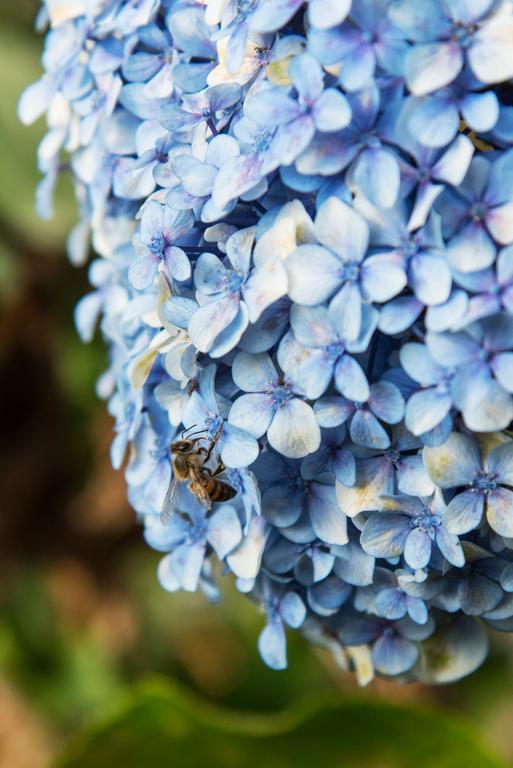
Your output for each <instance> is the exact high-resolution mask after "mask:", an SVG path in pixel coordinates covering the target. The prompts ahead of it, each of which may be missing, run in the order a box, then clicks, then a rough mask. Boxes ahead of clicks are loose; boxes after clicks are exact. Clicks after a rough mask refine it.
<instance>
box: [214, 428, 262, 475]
mask: <svg viewBox="0 0 513 768" xmlns="http://www.w3.org/2000/svg"><path fill="white" fill-rule="evenodd" d="M257 456H258V443H257V441H256V440H255V438H254V437H252V435H250V434H249V433H248V432H245V431H244V430H242V429H238V428H237V427H235V426H233V424H230V423H229V422H226V423H225V424H224V425H223V441H222V447H221V458H222V460H223V463H224V464H225V465H226V466H227V467H235V468H236V467H247V466H249V465H250V464H252V463H253V462H254V461H255V459H256V457H257Z"/></svg>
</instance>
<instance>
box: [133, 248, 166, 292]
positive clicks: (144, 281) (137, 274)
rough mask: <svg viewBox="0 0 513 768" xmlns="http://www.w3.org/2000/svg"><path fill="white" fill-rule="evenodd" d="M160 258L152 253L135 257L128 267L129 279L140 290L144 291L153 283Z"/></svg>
mask: <svg viewBox="0 0 513 768" xmlns="http://www.w3.org/2000/svg"><path fill="white" fill-rule="evenodd" d="M158 264H159V262H158V259H155V258H154V257H153V256H152V255H151V254H148V256H142V257H140V258H137V259H134V260H133V261H132V263H131V264H130V267H129V269H128V279H129V281H130V283H131V284H132V285H133V287H134V288H135V289H136V290H138V291H144V290H146V288H149V287H150V285H151V284H152V283H153V280H154V278H155V275H156V274H157V269H158Z"/></svg>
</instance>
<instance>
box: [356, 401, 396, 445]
mask: <svg viewBox="0 0 513 768" xmlns="http://www.w3.org/2000/svg"><path fill="white" fill-rule="evenodd" d="M349 432H350V434H351V438H352V439H353V440H354V442H355V443H357V445H364V446H365V447H367V448H382V449H385V448H389V447H390V438H389V436H388V434H387V433H386V431H385V430H384V428H383V427H382V426H381V424H380V423H379V421H378V420H377V418H376V417H375V416H374V414H373V413H371V412H370V411H367V410H364V409H363V408H362V409H360V410H358V411H356V413H355V414H354V416H353V418H352V419H351V425H350V427H349Z"/></svg>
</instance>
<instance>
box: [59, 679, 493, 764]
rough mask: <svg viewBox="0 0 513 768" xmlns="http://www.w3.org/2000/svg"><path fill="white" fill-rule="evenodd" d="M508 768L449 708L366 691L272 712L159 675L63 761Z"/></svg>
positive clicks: (77, 742) (129, 697) (85, 735)
mask: <svg viewBox="0 0 513 768" xmlns="http://www.w3.org/2000/svg"><path fill="white" fill-rule="evenodd" d="M121 765H122V766H123V768H141V766H148V768H150V767H151V768H153V767H154V766H163V767H164V766H165V767H166V768H168V767H171V766H178V767H179V768H199V766H208V768H240V767H241V766H244V768H262V766H265V768H289V767H290V768H292V767H293V766H294V768H301V767H302V766H304V767H305V768H306V766H308V768H313V766H316V765H321V766H325V767H326V768H338V767H340V768H342V767H343V768H351V766H365V768H371V767H372V766H376V767H377V766H389V767H390V766H396V767H397V768H402V767H403V766H404V767H405V768H406V767H408V768H411V767H412V766H415V768H428V767H432V766H434V765H436V766H437V768H461V766H465V768H501V766H502V768H504V765H505V764H504V763H502V762H501V761H500V760H499V758H498V757H496V756H494V755H493V753H492V752H490V751H489V750H488V749H487V748H486V746H484V745H483V743H482V742H481V741H480V739H479V737H478V735H476V733H475V729H472V727H471V726H470V725H469V724H467V723H466V722H465V721H463V720H461V719H459V718H455V717H454V716H453V715H450V714H449V713H446V712H440V711H438V712H436V713H435V712H431V711H429V710H425V709H420V708H417V707H413V706H408V707H405V706H401V705H397V704H391V703H387V702H385V701H380V700H375V701H373V700H370V699H368V698H366V697H365V698H364V697H345V696H344V697H340V696H339V695H338V694H337V695H334V696H332V697H329V698H324V699H323V700H312V699H309V700H308V701H304V702H303V703H300V704H298V705H297V706H295V707H293V708H291V709H289V710H286V711H283V712H281V713H277V714H273V715H251V714H241V713H237V712H230V711H228V710H223V709H220V708H218V707H216V706H214V705H212V704H209V703H206V702H204V701H201V700H199V699H198V698H197V697H196V696H194V695H192V694H191V693H189V692H187V691H185V690H184V689H183V688H182V687H180V686H179V685H177V684H176V683H173V684H171V683H169V682H168V681H167V682H166V681H162V680H153V681H148V682H145V683H143V684H141V685H139V686H137V687H136V688H135V689H134V690H133V691H132V692H130V693H129V694H127V695H126V696H125V698H124V700H123V701H122V702H121V703H120V704H119V705H118V707H117V709H116V711H114V712H112V713H111V714H110V715H109V716H108V717H107V718H105V719H104V720H103V722H101V723H98V724H96V725H95V726H93V727H91V728H90V729H89V730H87V731H86V732H85V733H83V734H81V735H80V736H79V737H78V738H77V739H76V740H75V742H74V743H73V744H71V745H70V746H69V748H68V749H67V751H66V752H65V754H63V755H62V756H61V758H60V759H59V760H58V762H57V768H90V767H91V766H94V768H111V767H112V766H121Z"/></svg>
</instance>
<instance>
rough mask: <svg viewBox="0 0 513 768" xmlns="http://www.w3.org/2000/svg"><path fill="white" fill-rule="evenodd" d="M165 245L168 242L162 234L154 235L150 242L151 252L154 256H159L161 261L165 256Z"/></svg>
mask: <svg viewBox="0 0 513 768" xmlns="http://www.w3.org/2000/svg"><path fill="white" fill-rule="evenodd" d="M165 245H166V241H165V240H164V235H163V234H162V232H157V234H155V235H152V237H151V240H150V251H151V252H152V254H153V255H154V256H157V257H158V258H159V259H161V258H162V256H163V255H164V247H165Z"/></svg>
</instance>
